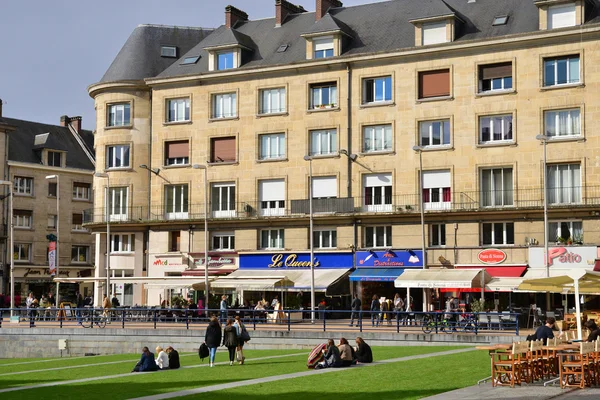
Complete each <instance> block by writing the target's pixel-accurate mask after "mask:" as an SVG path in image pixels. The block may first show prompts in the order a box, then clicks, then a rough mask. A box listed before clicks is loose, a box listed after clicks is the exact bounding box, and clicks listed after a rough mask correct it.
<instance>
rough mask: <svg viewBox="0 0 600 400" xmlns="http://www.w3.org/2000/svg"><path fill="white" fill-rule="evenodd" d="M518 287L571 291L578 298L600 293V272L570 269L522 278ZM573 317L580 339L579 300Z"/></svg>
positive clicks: (530, 289)
mask: <svg viewBox="0 0 600 400" xmlns="http://www.w3.org/2000/svg"><path fill="white" fill-rule="evenodd" d="M518 289H519V290H526V291H531V292H554V293H563V294H568V293H572V294H574V295H575V298H576V299H579V296H580V295H581V294H600V273H598V272H593V271H588V270H570V271H568V273H567V274H566V275H560V276H553V277H550V278H539V279H528V280H524V281H523V282H522V283H521V284H520V285H519V288H518ZM575 318H576V320H577V338H578V339H579V340H582V337H581V336H582V335H581V308H580V305H579V301H576V302H575Z"/></svg>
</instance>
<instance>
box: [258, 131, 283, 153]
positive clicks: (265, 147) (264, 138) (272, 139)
mask: <svg viewBox="0 0 600 400" xmlns="http://www.w3.org/2000/svg"><path fill="white" fill-rule="evenodd" d="M283 157H285V134H283V133H276V134H270V135H261V136H260V159H261V160H270V159H277V158H283Z"/></svg>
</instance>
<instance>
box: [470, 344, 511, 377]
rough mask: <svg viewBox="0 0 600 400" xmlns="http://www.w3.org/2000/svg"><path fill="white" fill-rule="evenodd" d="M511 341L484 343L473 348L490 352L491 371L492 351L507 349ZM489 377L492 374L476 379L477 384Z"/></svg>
mask: <svg viewBox="0 0 600 400" xmlns="http://www.w3.org/2000/svg"><path fill="white" fill-rule="evenodd" d="M512 346H513V345H512V343H501V344H490V345H486V346H475V348H476V349H477V350H487V351H488V352H489V354H490V371H492V365H493V364H492V357H493V356H494V353H495V352H497V351H508V350H510V349H511V348H512ZM492 373H493V372H492ZM490 379H492V376H488V377H487V378H483V379H480V380H478V381H477V384H478V385H481V384H482V383H485V382H486V381H489V380H490Z"/></svg>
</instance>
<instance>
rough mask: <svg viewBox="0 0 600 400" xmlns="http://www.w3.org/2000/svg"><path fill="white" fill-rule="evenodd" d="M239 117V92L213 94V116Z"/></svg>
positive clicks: (214, 117) (216, 117)
mask: <svg viewBox="0 0 600 400" xmlns="http://www.w3.org/2000/svg"><path fill="white" fill-rule="evenodd" d="M235 117H237V93H235V92H233V93H222V94H214V95H213V96H212V118H213V119H220V118H235Z"/></svg>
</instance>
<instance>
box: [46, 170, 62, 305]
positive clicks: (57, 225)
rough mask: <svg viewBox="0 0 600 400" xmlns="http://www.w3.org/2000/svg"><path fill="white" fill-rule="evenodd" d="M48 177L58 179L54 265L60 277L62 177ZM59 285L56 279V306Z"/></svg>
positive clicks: (58, 299) (58, 300) (57, 303)
mask: <svg viewBox="0 0 600 400" xmlns="http://www.w3.org/2000/svg"><path fill="white" fill-rule="evenodd" d="M46 179H49V180H52V179H56V257H55V258H54V265H55V267H56V277H57V278H60V275H59V264H60V252H59V243H60V229H59V227H60V178H59V176H58V175H48V176H47V177H46ZM59 285H60V282H59V281H56V297H55V299H54V300H55V302H56V307H58V306H59V305H60V293H59Z"/></svg>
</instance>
